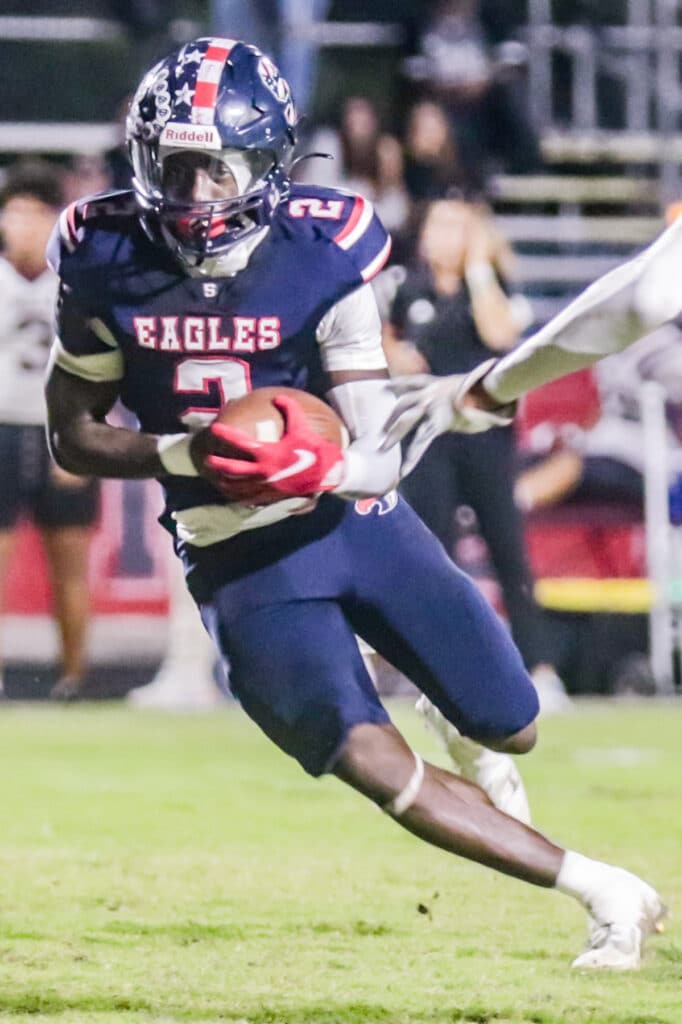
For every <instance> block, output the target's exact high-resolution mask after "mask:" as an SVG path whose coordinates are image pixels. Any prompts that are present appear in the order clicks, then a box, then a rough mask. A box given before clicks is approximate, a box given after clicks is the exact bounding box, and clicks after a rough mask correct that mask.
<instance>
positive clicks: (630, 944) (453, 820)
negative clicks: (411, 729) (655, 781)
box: [332, 724, 665, 970]
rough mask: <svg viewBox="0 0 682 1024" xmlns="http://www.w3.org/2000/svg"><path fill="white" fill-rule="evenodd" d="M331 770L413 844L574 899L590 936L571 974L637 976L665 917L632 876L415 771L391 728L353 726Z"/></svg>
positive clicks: (446, 778)
mask: <svg viewBox="0 0 682 1024" xmlns="http://www.w3.org/2000/svg"><path fill="white" fill-rule="evenodd" d="M332 770H333V772H334V773H335V774H336V775H337V776H338V777H339V778H340V779H342V780H343V781H344V782H347V783H348V784H349V785H351V786H352V787H353V788H354V789H357V790H358V791H359V792H360V793H362V794H363V795H364V796H367V797H368V798H369V799H370V800H373V801H374V802H375V803H376V804H378V805H379V806H380V807H381V808H382V809H383V810H384V811H386V812H387V813H388V814H390V815H391V816H392V817H394V818H395V820H396V821H397V822H398V823H399V824H400V825H402V826H403V827H404V828H406V829H407V830H408V831H410V832H412V833H413V834H414V835H416V836H418V837H419V838H420V839H423V840H425V841H426V842H428V843H431V844H433V845H434V846H439V847H441V848H442V849H444V850H447V851H449V852H451V853H455V854H458V855H459V856H462V857H466V858H468V859H469V860H473V861H476V862H477V863H479V864H483V865H485V866H487V867H490V868H494V869H495V870H497V871H501V872H503V873H504V874H507V875H511V876H513V877H515V878H519V879H521V880H523V881H525V882H529V883H531V884H533V885H538V886H544V887H546V888H556V889H558V890H559V891H561V892H564V893H565V894H567V895H570V896H572V897H573V898H574V899H577V900H578V901H579V902H580V903H581V904H582V905H583V906H584V907H585V908H586V909H587V911H588V914H589V915H590V921H591V935H590V943H589V946H588V948H587V950H586V951H585V952H584V953H582V954H581V955H580V956H579V957H577V959H576V960H575V961H574V964H573V966H574V967H578V968H610V969H619V970H627V969H630V968H636V967H638V966H639V963H640V960H641V953H642V946H643V943H644V940H645V939H646V937H647V935H649V934H651V933H652V932H653V931H656V930H658V929H659V928H660V924H661V921H662V920H663V918H664V916H665V907H664V906H663V904H662V903H661V900H660V897H659V896H658V894H657V893H656V892H655V890H654V889H652V887H651V886H649V885H648V884H647V883H646V882H643V881H642V880H641V879H639V878H637V876H635V875H632V874H630V872H627V871H624V870H623V869H622V868H617V867H612V866H611V865H608V864H604V863H601V862H599V861H594V860H591V859H590V858H588V857H584V856H582V855H581V854H578V853H575V852H573V851H567V850H565V849H563V848H561V847H559V846H557V845H556V844H554V843H552V842H551V841H550V840H548V839H547V838H545V837H544V836H543V835H541V834H540V833H539V832H537V831H535V830H534V829H532V828H530V827H528V826H526V825H524V824H522V823H521V822H519V821H517V820H515V819H514V818H512V817H510V816H509V815H506V814H504V813H502V812H501V811H499V810H498V809H497V808H496V807H494V806H492V804H490V803H489V802H488V801H487V800H485V799H484V798H483V794H482V792H481V790H480V789H478V788H477V787H476V786H473V785H472V784H470V783H467V782H466V781H465V780H463V779H461V778H458V777H457V776H454V775H452V774H451V773H449V772H446V771H443V770H442V769H439V768H436V767H434V766H433V765H430V764H428V763H424V762H422V760H421V759H420V758H419V756H418V755H415V754H414V752H413V751H412V750H410V748H409V747H408V745H407V743H406V742H405V740H404V739H403V737H402V736H401V735H400V733H398V731H397V730H396V729H395V728H394V727H393V726H391V725H375V724H364V725H357V726H355V727H354V728H353V729H352V730H351V731H350V733H349V734H348V736H347V739H346V742H345V743H344V745H343V747H342V748H341V750H340V753H339V756H338V758H337V760H336V761H335V763H334V765H333V768H332Z"/></svg>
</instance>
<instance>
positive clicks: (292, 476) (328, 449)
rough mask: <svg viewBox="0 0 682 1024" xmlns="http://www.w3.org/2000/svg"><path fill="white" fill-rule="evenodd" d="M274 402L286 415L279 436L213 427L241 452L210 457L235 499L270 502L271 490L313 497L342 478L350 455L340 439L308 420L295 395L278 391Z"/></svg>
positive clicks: (283, 495) (222, 487) (218, 480)
mask: <svg viewBox="0 0 682 1024" xmlns="http://www.w3.org/2000/svg"><path fill="white" fill-rule="evenodd" d="M273 405H274V406H276V408H277V409H279V411H280V412H281V413H282V416H283V417H284V431H283V433H282V436H281V438H280V439H279V441H257V440H256V438H254V437H251V436H250V435H249V434H246V433H245V432H244V431H243V430H238V429H237V428H235V427H229V426H226V425H225V424H224V423H213V424H212V425H211V427H210V430H211V433H212V434H213V436H214V437H215V438H217V439H219V440H221V441H225V442H226V443H227V444H228V445H229V446H230V448H231V449H233V450H235V451H236V452H237V453H238V456H237V458H225V457H224V456H221V455H215V454H213V455H209V456H208V457H207V459H206V465H207V466H208V468H209V470H211V472H212V473H213V474H215V478H216V483H217V486H218V487H219V489H220V490H222V491H223V493H224V494H225V495H226V497H229V498H230V499H231V500H232V501H240V500H241V501H245V502H247V503H250V504H251V503H252V504H267V503H268V495H269V494H271V495H272V496H273V497H277V496H279V497H281V498H301V497H308V496H309V495H312V494H318V493H319V492H320V491H331V490H333V489H334V488H335V487H337V486H338V485H339V483H340V482H341V477H342V473H343V463H344V457H343V450H342V449H341V447H340V445H338V444H334V443H333V442H332V441H327V440H325V438H324V437H322V436H321V435H320V434H318V433H316V432H315V431H314V430H312V429H311V427H309V426H308V422H307V420H306V418H305V413H304V412H303V410H302V409H301V406H300V405H299V404H298V403H297V402H296V400H295V399H292V398H289V397H288V396H284V395H278V396H277V397H276V398H274V399H273ZM259 484H261V485H262V488H259V487H258V485H259ZM269 500H272V497H271V498H270V499H269Z"/></svg>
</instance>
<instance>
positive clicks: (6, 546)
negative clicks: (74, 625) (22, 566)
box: [0, 499, 15, 700]
mask: <svg viewBox="0 0 682 1024" xmlns="http://www.w3.org/2000/svg"><path fill="white" fill-rule="evenodd" d="M0 503H1V499H0ZM14 541H15V531H14V530H13V529H4V528H2V527H0V613H1V614H2V615H3V617H4V611H5V583H6V581H7V570H8V569H9V563H10V559H11V557H12V551H13V550H14ZM4 697H5V686H4V681H3V672H2V650H1V649H0V700H3V699H4Z"/></svg>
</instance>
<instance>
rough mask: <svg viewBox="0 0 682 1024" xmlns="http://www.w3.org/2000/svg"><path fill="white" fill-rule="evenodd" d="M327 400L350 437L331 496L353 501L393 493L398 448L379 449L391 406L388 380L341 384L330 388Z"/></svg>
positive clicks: (397, 479)
mask: <svg viewBox="0 0 682 1024" xmlns="http://www.w3.org/2000/svg"><path fill="white" fill-rule="evenodd" d="M329 398H330V401H331V402H332V405H334V406H335V407H336V409H337V411H338V412H339V413H340V414H341V417H342V419H343V421H344V423H345V424H346V426H347V427H348V429H349V431H350V434H351V437H352V438H353V441H352V443H351V444H350V445H349V447H348V448H347V449H346V452H345V465H344V475H343V478H342V481H341V484H340V485H339V487H337V488H336V492H335V493H337V494H339V495H340V496H341V497H344V498H348V499H355V498H371V497H374V495H377V494H379V495H380V494H386V493H387V492H388V491H391V490H393V488H394V487H396V486H397V484H398V481H399V479H400V448H399V447H396V448H393V449H391V450H389V451H380V450H379V449H380V447H381V441H382V438H383V427H384V423H385V421H386V418H387V416H388V415H389V413H390V411H391V409H392V408H393V406H394V405H395V398H394V396H393V393H392V391H391V390H390V386H389V383H388V380H387V379H375V380H358V381H353V382H350V383H346V384H342V385H339V386H337V387H334V388H332V390H331V391H330V392H329Z"/></svg>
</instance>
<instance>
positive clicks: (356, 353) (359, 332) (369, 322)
mask: <svg viewBox="0 0 682 1024" xmlns="http://www.w3.org/2000/svg"><path fill="white" fill-rule="evenodd" d="M317 340H318V343H319V345H320V350H321V358H322V366H323V368H324V369H325V370H326V371H327V372H328V373H330V372H333V371H335V370H384V369H386V366H387V363H386V356H385V355H384V350H383V348H382V346H381V319H380V317H379V310H378V308H377V304H376V299H375V298H374V292H373V290H372V286H371V285H370V284H364V285H361V286H360V288H357V289H356V290H355V291H353V292H351V293H350V295H346V297H345V298H343V299H341V300H340V301H339V302H337V303H336V305H335V306H332V308H331V309H330V310H329V312H328V313H326V314H325V316H323V318H322V320H320V323H319V324H318V327H317Z"/></svg>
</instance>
